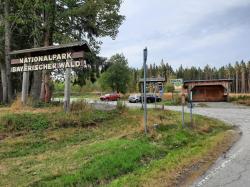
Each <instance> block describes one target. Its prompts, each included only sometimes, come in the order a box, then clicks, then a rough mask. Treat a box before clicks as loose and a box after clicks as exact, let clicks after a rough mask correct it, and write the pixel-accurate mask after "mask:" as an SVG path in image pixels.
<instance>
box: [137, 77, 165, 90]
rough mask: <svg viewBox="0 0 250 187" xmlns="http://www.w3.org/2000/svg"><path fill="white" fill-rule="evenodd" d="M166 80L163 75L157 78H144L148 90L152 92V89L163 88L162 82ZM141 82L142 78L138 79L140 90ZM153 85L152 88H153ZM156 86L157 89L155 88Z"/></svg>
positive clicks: (142, 81)
mask: <svg viewBox="0 0 250 187" xmlns="http://www.w3.org/2000/svg"><path fill="white" fill-rule="evenodd" d="M164 82H166V80H165V78H163V77H158V78H146V85H147V87H149V91H150V92H152V90H154V91H155V92H159V91H161V90H163V84H164ZM143 83H144V79H142V78H141V79H139V84H140V88H141V91H143ZM153 87H154V89H153ZM156 87H157V89H155V88H156Z"/></svg>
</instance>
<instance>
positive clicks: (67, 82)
mask: <svg viewBox="0 0 250 187" xmlns="http://www.w3.org/2000/svg"><path fill="white" fill-rule="evenodd" d="M70 75H71V68H66V71H65V83H64V84H65V85H64V111H65V112H69V111H70V92H71V88H70Z"/></svg>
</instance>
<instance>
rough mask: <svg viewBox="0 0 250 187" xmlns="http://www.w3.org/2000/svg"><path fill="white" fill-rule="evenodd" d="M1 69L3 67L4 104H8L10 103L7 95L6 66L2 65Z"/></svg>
mask: <svg viewBox="0 0 250 187" xmlns="http://www.w3.org/2000/svg"><path fill="white" fill-rule="evenodd" d="M0 67H1V82H2V89H3V92H2V93H3V94H2V96H3V98H2V101H3V103H4V104H6V103H7V102H8V94H7V80H6V68H5V64H3V63H0Z"/></svg>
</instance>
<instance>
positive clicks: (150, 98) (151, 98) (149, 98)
mask: <svg viewBox="0 0 250 187" xmlns="http://www.w3.org/2000/svg"><path fill="white" fill-rule="evenodd" d="M155 101H156V102H161V98H160V97H158V96H157V95H154V94H147V103H154V102H155Z"/></svg>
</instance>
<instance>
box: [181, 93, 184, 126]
mask: <svg viewBox="0 0 250 187" xmlns="http://www.w3.org/2000/svg"><path fill="white" fill-rule="evenodd" d="M181 106H182V128H183V127H185V115H184V106H185V94H184V92H183V90H182V94H181Z"/></svg>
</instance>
